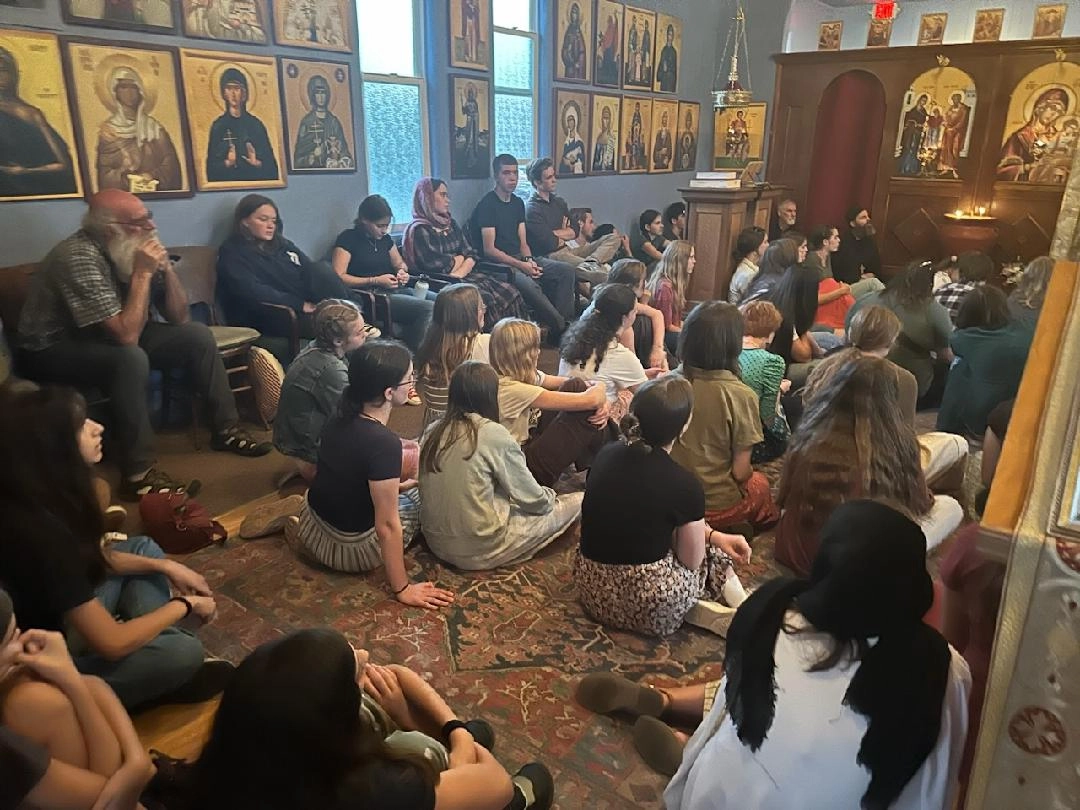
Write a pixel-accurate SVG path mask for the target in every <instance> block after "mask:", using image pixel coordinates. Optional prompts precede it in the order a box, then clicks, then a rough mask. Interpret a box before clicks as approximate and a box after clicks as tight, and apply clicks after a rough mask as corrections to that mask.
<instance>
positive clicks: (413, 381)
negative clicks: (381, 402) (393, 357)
mask: <svg viewBox="0 0 1080 810" xmlns="http://www.w3.org/2000/svg"><path fill="white" fill-rule="evenodd" d="M403 385H416V375H415V374H413V375H412V376H411V377H406V378H405V379H404V380H402V381H401V382H399V383H398V384H397V385H395V386H394V388H401V387H402V386H403Z"/></svg>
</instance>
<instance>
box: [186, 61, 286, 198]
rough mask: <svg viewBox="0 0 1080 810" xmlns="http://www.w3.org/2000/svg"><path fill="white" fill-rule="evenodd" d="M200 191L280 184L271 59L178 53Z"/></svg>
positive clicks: (276, 99) (278, 99)
mask: <svg viewBox="0 0 1080 810" xmlns="http://www.w3.org/2000/svg"><path fill="white" fill-rule="evenodd" d="M180 64H181V67H182V68H183V73H184V96H185V98H186V99H187V111H188V118H189V120H190V122H191V143H192V151H193V153H194V154H195V176H196V180H197V183H198V188H199V190H200V191H216V190H219V189H237V188H281V187H282V186H284V185H285V169H284V161H283V160H281V159H279V157H280V156H281V155H282V154H283V152H282V145H281V144H282V137H281V122H282V115H281V95H280V93H279V91H278V81H277V71H276V70H275V69H274V59H273V58H272V57H266V56H252V55H250V54H233V53H223V52H221V51H192V50H187V49H186V48H184V49H181V51H180Z"/></svg>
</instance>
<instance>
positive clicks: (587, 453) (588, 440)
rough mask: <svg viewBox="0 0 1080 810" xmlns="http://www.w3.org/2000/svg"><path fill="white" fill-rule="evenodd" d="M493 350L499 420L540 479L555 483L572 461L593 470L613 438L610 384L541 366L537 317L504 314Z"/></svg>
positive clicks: (494, 333) (494, 334) (494, 336)
mask: <svg viewBox="0 0 1080 810" xmlns="http://www.w3.org/2000/svg"><path fill="white" fill-rule="evenodd" d="M490 353H491V366H492V368H494V369H495V371H496V372H497V373H498V375H499V420H500V422H502V424H503V426H504V427H505V428H506V429H507V430H509V431H510V435H512V436H513V437H514V438H515V439H516V440H517V442H518V444H520V445H522V446H523V447H524V449H525V459H526V461H527V462H528V465H529V470H530V471H531V472H532V474H533V475H534V476H535V477H536V480H537V481H538V482H539V483H540V484H541V485H543V486H551V485H553V484H554V483H555V482H556V481H557V480H558V478H559V476H560V475H561V474H562V472H563V471H564V470H565V469H566V468H567V467H568V466H570V464H571V463H574V464H575V466H576V467H577V469H578V470H583V469H586V468H588V466H589V464H590V463H591V462H592V457H593V456H594V455H595V453H596V451H597V450H599V449H600V447H601V446H602V445H603V443H604V442H605V441H607V440H608V438H613V435H612V431H610V430H609V429H608V414H609V411H608V403H607V392H606V390H605V388H604V386H603V385H600V384H598V383H590V382H586V381H585V380H581V379H572V378H569V377H559V376H557V375H555V374H544V372H542V371H540V370H539V369H537V367H536V364H537V362H538V361H539V359H540V329H539V327H537V325H536V324H535V323H532V322H531V321H523V320H520V319H518V318H504V319H503V320H501V321H499V322H498V323H497V324H495V329H494V330H492V332H491V345H490ZM541 411H545V412H546V413H545V414H544V416H543V418H539V413H540V412H541ZM534 425H535V426H534Z"/></svg>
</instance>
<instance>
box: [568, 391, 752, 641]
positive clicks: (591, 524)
mask: <svg viewBox="0 0 1080 810" xmlns="http://www.w3.org/2000/svg"><path fill="white" fill-rule="evenodd" d="M693 407H694V396H693V390H692V386H691V384H690V383H689V382H688V381H687V380H686V379H684V378H683V377H681V376H679V375H677V374H671V375H668V376H667V377H663V378H661V379H658V380H654V381H652V382H647V383H645V384H644V385H642V386H641V388H639V389H638V391H637V393H635V394H634V399H633V401H632V402H631V404H630V413H629V414H627V415H626V417H625V418H624V419H623V420H622V425H621V427H622V430H623V434H624V435H625V436H626V437H627V441H626V442H625V443H624V442H616V443H612V444H610V445H608V446H607V447H605V448H604V449H603V450H601V451H600V453H599V454H597V457H596V461H595V462H593V466H592V468H591V469H590V470H589V479H588V482H587V484H586V487H585V500H584V502H583V504H582V512H581V548H580V549H579V553H578V555H577V557H576V558H575V561H574V581H575V582H576V583H577V590H578V599H579V600H580V601H581V604H582V607H583V608H584V609H585V612H586V613H587V614H588V615H589V616H591V617H592V618H594V619H596V620H597V621H598V622H600V623H601V624H603V625H605V626H607V627H612V628H616V629H620V630H632V631H634V632H637V633H646V634H648V635H657V636H666V635H669V634H671V633H674V632H675V631H676V630H678V629H679V627H681V626H682V623H683V621H684V620H685V621H687V622H690V623H691V624H698V625H701V626H704V627H706V628H708V629H711V630H714V631H717V632H721V633H722V632H723V631H724V630H725V629H726V625H725V622H726V621H730V619H731V615H732V614H733V613H734V608H736V607H738V605H739V604H740V603H741V602H742V600H743V599H744V598H745V592H744V591H743V588H742V585H741V584H740V583H739V579H738V577H737V576H735V572H734V571H733V570H732V561H733V558H734V559H737V560H739V561H740V562H743V563H746V562H749V561H750V546H749V545H747V543H746V540H745V539H743V538H742V537H741V536H740V535H737V534H724V533H722V532H718V531H716V530H715V529H712V528H710V527H709V526H708V525H707V524H706V523H705V491H704V488H703V487H702V485H701V482H700V481H699V480H698V479H697V477H696V476H695V475H694V474H693V473H692V472H690V471H689V470H686V469H684V468H682V467H680V466H679V465H678V464H677V463H676V462H674V461H672V459H671V456H670V455H669V453H670V452H671V448H672V446H673V445H674V444H675V441H676V440H677V439H678V438H679V436H681V435H682V434H683V432H684V431H685V430H686V426H687V424H688V423H689V422H690V416H691V412H692V411H693ZM702 418H706V416H705V415H702ZM701 600H708V601H705V602H703V601H701ZM721 601H722V602H723V604H720V602H721Z"/></svg>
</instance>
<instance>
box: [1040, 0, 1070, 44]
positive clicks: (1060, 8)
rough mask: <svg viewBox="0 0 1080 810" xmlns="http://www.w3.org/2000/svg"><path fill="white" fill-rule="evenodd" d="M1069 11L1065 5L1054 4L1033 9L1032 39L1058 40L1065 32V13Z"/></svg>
mask: <svg viewBox="0 0 1080 810" xmlns="http://www.w3.org/2000/svg"><path fill="white" fill-rule="evenodd" d="M1068 10H1069V6H1068V4H1066V3H1054V4H1052V5H1046V6H1036V7H1035V24H1034V26H1032V29H1031V38H1032V39H1060V38H1061V32H1062V31H1064V30H1065V13H1066V12H1067V11H1068Z"/></svg>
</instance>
